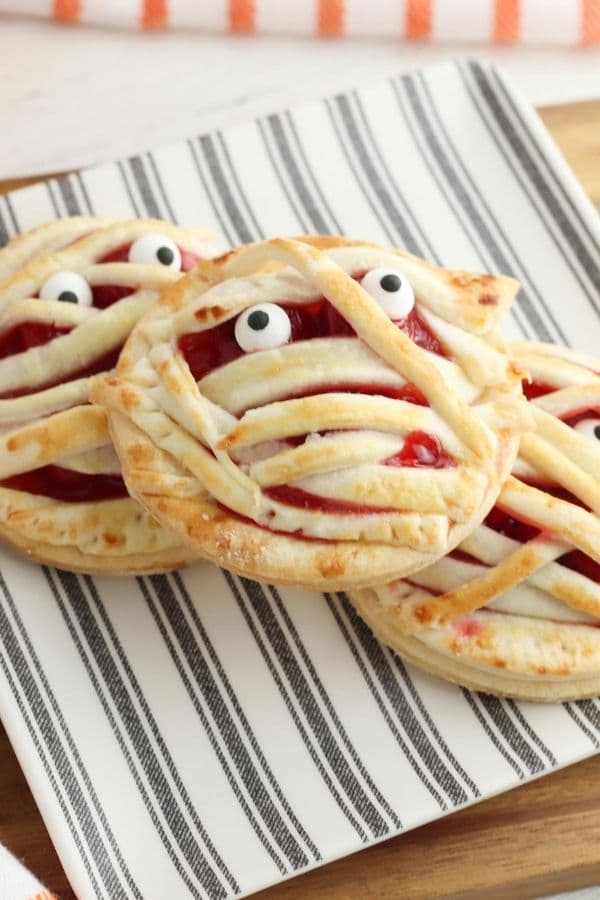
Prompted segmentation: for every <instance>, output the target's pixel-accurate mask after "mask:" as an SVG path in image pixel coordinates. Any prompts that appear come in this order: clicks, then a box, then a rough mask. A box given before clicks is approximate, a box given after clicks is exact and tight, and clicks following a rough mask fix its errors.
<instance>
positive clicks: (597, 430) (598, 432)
mask: <svg viewBox="0 0 600 900" xmlns="http://www.w3.org/2000/svg"><path fill="white" fill-rule="evenodd" d="M594 437H596V438H598V440H599V441H600V425H596V426H595V427H594Z"/></svg>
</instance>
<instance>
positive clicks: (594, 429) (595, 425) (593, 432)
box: [573, 416, 600, 443]
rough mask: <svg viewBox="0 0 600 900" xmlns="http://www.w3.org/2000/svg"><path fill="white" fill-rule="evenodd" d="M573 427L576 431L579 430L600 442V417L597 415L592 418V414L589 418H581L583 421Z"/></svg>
mask: <svg viewBox="0 0 600 900" xmlns="http://www.w3.org/2000/svg"><path fill="white" fill-rule="evenodd" d="M573 427H574V429H575V431H578V432H579V434H582V435H583V436H584V437H586V438H589V439H590V440H591V441H598V442H599V443H600V417H597V416H596V417H594V418H592V417H591V416H590V418H589V419H581V421H580V422H578V423H577V424H576V425H574V426H573Z"/></svg>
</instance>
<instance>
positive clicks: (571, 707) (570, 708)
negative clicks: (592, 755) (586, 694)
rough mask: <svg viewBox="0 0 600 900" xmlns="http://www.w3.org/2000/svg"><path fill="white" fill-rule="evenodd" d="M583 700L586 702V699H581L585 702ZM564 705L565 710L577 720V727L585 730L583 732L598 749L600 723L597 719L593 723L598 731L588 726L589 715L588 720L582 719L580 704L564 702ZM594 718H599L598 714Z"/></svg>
mask: <svg viewBox="0 0 600 900" xmlns="http://www.w3.org/2000/svg"><path fill="white" fill-rule="evenodd" d="M583 702H585V701H580V703H583ZM588 702H589V701H588ZM563 707H564V709H565V712H566V713H567V714H568V715H569V716H570V717H571V719H572V720H573V721H574V722H575V724H576V725H577V727H578V728H579V729H580V730H581V731H583V733H584V734H585V736H586V737H587V739H588V740H589V741H590V742H591V744H592V745H593V746H594V747H595V748H596V750H598V749H600V738H599V737H598V725H599V724H600V723H598V722H597V721H596V723H595V724H594V723H593V724H594V728H595V729H596V731H595V732H594V731H592V730H591V729H590V728H588V726H587V724H586V722H588V723H589V721H590V719H589V716H586V717H585V719H586V721H582V711H581V710H580V709H579V708H578V704H575V703H564V704H563ZM593 718H594V719H595V720H597V719H598V716H597V715H595V714H594V716H593Z"/></svg>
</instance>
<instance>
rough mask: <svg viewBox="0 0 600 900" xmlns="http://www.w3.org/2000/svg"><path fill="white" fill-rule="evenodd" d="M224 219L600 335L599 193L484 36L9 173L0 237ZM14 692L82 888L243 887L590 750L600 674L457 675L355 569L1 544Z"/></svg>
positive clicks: (145, 893)
mask: <svg viewBox="0 0 600 900" xmlns="http://www.w3.org/2000/svg"><path fill="white" fill-rule="evenodd" d="M80 212H81V213H86V214H90V213H91V214H99V215H116V216H131V215H142V216H148V215H149V216H158V217H164V218H168V219H172V220H173V221H176V222H180V223H182V224H190V223H194V224H198V225H203V226H205V227H208V228H212V229H214V230H215V231H216V232H217V233H219V234H220V235H221V236H222V238H223V240H224V241H225V242H226V243H230V244H236V243H239V242H240V241H248V240H254V239H256V238H261V237H264V236H271V235H275V234H297V233H299V232H315V231H316V232H331V233H345V234H348V235H353V236H358V237H361V238H364V239H371V240H374V241H380V242H384V243H385V242H389V243H392V244H397V245H400V246H403V247H405V248H406V249H408V250H410V251H411V252H414V253H417V254H419V255H422V256H425V257H427V258H429V259H431V260H432V261H435V262H440V263H442V264H445V265H452V266H457V267H464V268H471V269H483V270H491V271H502V272H505V273H510V274H514V275H515V276H516V277H517V278H519V280H520V281H521V283H522V285H523V288H522V291H521V294H520V298H519V303H518V305H517V307H516V308H515V311H514V312H513V313H512V315H511V317H510V320H509V322H508V323H507V329H506V330H507V333H508V334H509V335H510V336H513V337H516V336H519V335H524V336H525V337H527V338H535V339H542V340H558V341H561V342H563V343H566V344H568V345H571V346H575V347H578V348H580V349H582V350H585V351H589V352H597V346H598V337H599V333H600V327H599V321H598V313H599V293H600V241H599V233H600V229H599V227H598V218H597V215H596V213H595V212H594V210H593V208H592V206H591V204H590V203H589V202H588V201H587V199H586V198H585V197H584V195H583V194H582V192H581V190H580V188H579V187H578V186H577V184H576V182H575V180H574V178H573V176H572V175H571V173H570V172H569V171H568V169H567V167H566V165H565V163H564V161H563V160H562V158H561V157H560V155H559V154H558V152H557V150H556V149H555V147H554V145H553V144H552V143H551V141H550V139H549V137H548V135H547V134H546V132H545V131H544V129H543V126H542V125H541V123H540V122H539V120H538V119H537V117H536V116H535V114H534V113H533V111H532V110H531V109H529V108H528V107H527V105H526V104H525V103H524V102H523V101H522V99H521V98H520V97H519V96H518V94H517V93H516V92H515V90H514V89H513V87H512V86H511V85H510V84H508V83H507V82H506V80H505V79H504V78H503V77H502V76H501V75H500V74H498V73H497V72H496V71H494V70H493V69H490V68H487V67H485V66H483V65H480V64H477V63H459V64H444V65H442V66H438V67H435V68H433V69H431V70H426V71H424V72H423V73H419V74H415V75H411V76H408V77H402V78H398V79H395V80H391V81H388V82H385V83H383V84H378V85H375V86H370V87H367V88H364V89H359V90H356V91H354V92H349V93H347V94H345V95H342V96H337V97H331V98H328V99H325V100H322V101H319V102H317V103H314V104H312V105H309V106H304V107H301V108H298V109H294V110H291V111H289V112H285V113H281V114H278V115H273V116H269V117H267V118H264V119H261V120H258V121H256V122H252V123H249V124H247V125H242V126H236V127H234V128H231V129H229V130H227V131H225V132H223V133H218V134H211V135H204V136H202V137H199V138H193V139H190V140H189V141H187V142H183V143H181V144H177V145H174V146H172V147H167V148H165V149H162V150H157V151H155V152H154V153H152V154H150V153H146V154H140V155H139V156H136V157H133V158H131V159H128V160H124V161H121V162H118V163H114V164H109V165H105V166H101V167H99V168H95V169H92V170H89V171H87V172H85V173H83V174H82V175H80V176H69V177H66V178H62V179H58V180H55V181H51V182H48V183H47V184H44V185H40V186H35V187H32V188H28V189H26V190H24V191H20V192H16V193H14V194H12V195H10V196H8V197H3V198H0V238H1V239H2V240H6V239H8V238H9V237H10V236H11V235H12V234H13V233H16V232H18V231H20V230H24V229H26V228H29V227H31V226H33V225H35V224H37V223H39V222H42V221H46V220H48V219H51V218H56V217H60V216H64V215H68V214H75V213H80ZM0 633H1V635H2V638H3V641H2V649H1V651H0V662H1V674H0V713H1V715H2V720H3V722H4V724H5V726H6V728H7V730H8V732H9V735H10V737H11V740H12V742H13V745H14V747H15V750H16V752H17V754H18V756H19V760H20V762H21V765H22V766H23V769H24V771H25V773H26V775H27V778H28V780H29V782H30V784H31V786H32V789H33V792H34V795H35V797H36V800H37V802H38V804H39V806H40V808H41V810H42V812H43V815H44V818H45V821H46V823H47V825H48V828H49V831H50V833H51V836H52V838H53V840H54V842H55V844H56V846H57V849H58V852H59V854H60V856H61V859H62V862H63V864H64V867H65V869H66V872H67V874H68V876H69V879H70V881H71V883H72V885H73V888H74V890H75V892H76V893H77V895H78V896H79V897H82V898H91V897H106V898H111V900H113V898H116V897H137V898H144V900H163V898H165V897H169V898H174V900H177V898H187V897H207V898H217V897H228V896H233V895H240V894H248V893H251V892H253V891H255V890H257V889H258V888H260V887H262V886H264V885H268V884H272V883H275V882H277V881H278V880H280V879H282V878H284V877H288V876H289V875H291V874H294V873H299V872H301V871H303V870H305V869H307V868H310V867H312V866H315V865H321V864H323V863H326V862H327V861H328V860H330V859H334V858H336V857H339V856H340V855H343V854H346V853H351V852H353V851H355V850H357V849H359V848H360V847H363V846H365V845H368V844H370V843H373V842H375V841H377V840H381V839H383V838H386V837H389V836H392V835H394V834H396V833H398V832H399V831H401V830H402V829H408V828H412V827H415V826H416V825H419V824H421V823H423V822H425V821H428V820H431V819H435V818H437V817H440V816H442V815H445V814H447V813H449V812H451V811H452V810H454V809H456V808H458V807H460V806H463V805H465V804H468V803H472V802H475V801H477V800H481V799H483V798H485V797H486V796H488V795H491V794H495V793H497V792H499V791H501V790H506V789H508V788H511V787H513V786H514V785H516V784H518V783H519V782H522V781H526V780H527V779H529V778H532V777H533V776H536V775H539V774H540V773H542V772H547V771H550V770H552V769H553V768H555V767H557V766H562V765H566V764H568V763H570V762H574V761H575V760H577V759H580V758H582V757H584V756H587V755H590V754H592V753H594V752H596V750H597V748H598V746H599V741H600V709H599V707H598V704H597V702H596V701H592V700H590V701H585V702H581V703H574V704H567V705H565V706H554V707H540V706H535V705H531V704H518V703H514V702H510V701H500V700H496V699H492V698H489V697H486V696H482V695H477V694H472V693H469V692H468V691H462V690H460V689H458V688H456V687H453V686H451V685H447V684H443V683H440V682H437V681H435V680H433V679H430V678H428V677H426V676H423V675H421V674H420V673H418V672H417V671H415V670H413V669H412V668H411V667H409V666H406V665H405V664H404V663H403V662H402V661H401V660H400V659H399V658H397V657H395V656H393V654H391V653H390V652H389V650H387V649H386V648H385V647H382V646H381V645H379V644H378V643H377V642H376V641H375V640H374V639H373V637H372V636H371V634H370V633H369V631H368V629H367V628H366V627H365V626H364V625H363V624H362V623H361V622H360V620H359V619H358V618H357V617H356V615H355V614H354V612H353V611H352V609H351V608H350V607H349V605H348V603H347V602H346V600H345V598H344V597H343V596H322V595H316V594H309V593H307V592H302V591H298V590H291V589H285V590H276V589H275V588H265V587H261V586H259V585H256V584H254V583H252V582H248V581H245V580H244V579H241V578H235V577H232V576H230V575H226V574H224V573H222V572H220V571H219V570H218V569H216V568H214V567H212V566H210V565H208V564H207V565H200V566H197V567H194V568H190V569H188V570H186V571H184V572H182V573H181V574H177V575H171V576H161V577H153V578H140V579H129V580H123V579H121V580H117V579H111V578H94V579H92V578H87V577H84V576H76V575H69V574H65V573H59V572H56V571H54V570H49V569H46V568H43V567H36V566H33V565H29V564H27V563H25V562H21V561H20V560H18V559H16V558H15V557H13V556H11V555H10V554H8V553H5V552H2V554H1V555H0Z"/></svg>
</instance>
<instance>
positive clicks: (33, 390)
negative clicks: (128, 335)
mask: <svg viewBox="0 0 600 900" xmlns="http://www.w3.org/2000/svg"><path fill="white" fill-rule="evenodd" d="M121 346H122V345H121V344H119V346H118V347H113V348H112V349H111V350H107V352H106V353H103V354H102V356H98V357H97V358H96V359H94V360H92V362H91V363H88V365H87V366H81V367H80V368H79V369H73V370H72V371H71V372H69V373H68V374H67V375H61V376H59V377H58V378H51V379H49V380H48V381H45V382H44V383H43V384H36V385H34V386H33V387H31V386H29V387H20V388H15V389H14V390H10V391H3V392H0V400H9V399H13V398H15V397H27V396H28V395H29V394H37V392H38V391H45V390H47V389H48V388H51V387H56V385H57V384H63V383H65V382H67V381H75V380H76V379H77V378H87V377H89V376H90V375H98V373H99V372H107V371H108V370H109V369H114V367H115V366H116V364H117V360H118V359H119V354H120V352H121Z"/></svg>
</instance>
